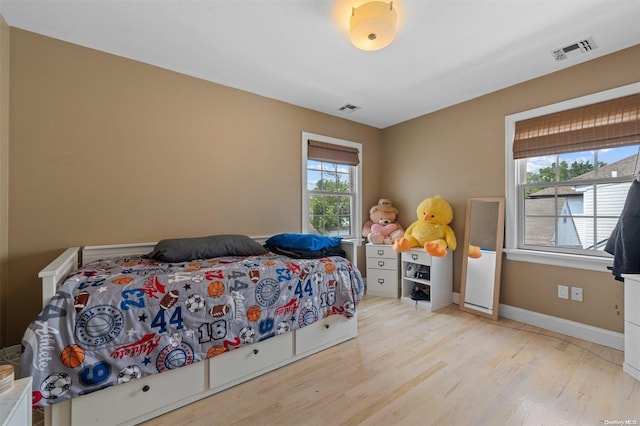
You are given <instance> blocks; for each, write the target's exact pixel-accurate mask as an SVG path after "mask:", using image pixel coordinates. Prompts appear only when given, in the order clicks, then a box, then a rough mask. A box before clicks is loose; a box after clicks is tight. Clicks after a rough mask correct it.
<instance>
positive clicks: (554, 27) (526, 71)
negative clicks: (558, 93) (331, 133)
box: [0, 0, 640, 128]
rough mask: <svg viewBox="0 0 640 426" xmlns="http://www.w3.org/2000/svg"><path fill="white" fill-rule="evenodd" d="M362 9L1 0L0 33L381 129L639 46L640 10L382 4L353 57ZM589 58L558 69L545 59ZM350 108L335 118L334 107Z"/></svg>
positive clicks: (524, 1)
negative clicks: (376, 44)
mask: <svg viewBox="0 0 640 426" xmlns="http://www.w3.org/2000/svg"><path fill="white" fill-rule="evenodd" d="M364 1H365V0H196V1H193V0H0V13H2V15H3V16H4V18H5V20H6V21H7V22H8V23H9V25H11V26H13V27H17V28H21V29H25V30H28V31H32V32H36V33H39V34H43V35H46V36H50V37H54V38H57V39H61V40H65V41H68V42H71V43H76V44H79V45H82V46H87V47H91V48H94V49H98V50H102V51H105V52H109V53H113V54H115V55H119V56H123V57H127V58H131V59H135V60H138V61H142V62H145V63H149V64H153V65H156V66H159V67H162V68H166V69H169V70H173V71H177V72H180V73H184V74H188V75H191V76H195V77H199V78H202V79H205V80H209V81H213V82H216V83H219V84H223V85H226V86H231V87H235V88H239V89H242V90H246V91H249V92H252V93H256V94H259V95H262V96H266V97H269V98H273V99H278V100H282V101H284V102H288V103H291V104H294V105H299V106H302V107H306V108H309V109H312V110H316V111H321V112H324V113H327V114H331V115H335V116H339V117H343V118H346V119H349V120H352V121H356V122H359V123H363V124H368V125H371V126H374V127H378V128H385V127H387V126H390V125H393V124H396V123H399V122H402V121H405V120H408V119H411V118H414V117H417V116H420V115H423V114H426V113H429V112H432V111H436V110H438V109H441V108H444V107H447V106H449V105H453V104H456V103H459V102H462V101H465V100H468V99H472V98H475V97H477V96H480V95H483V94H486V93H490V92H493V91H496V90H499V89H501V88H504V87H508V86H511V85H514V84H517V83H520V82H523V81H526V80H529V79H532V78H535V77H538V76H541V75H545V74H548V73H552V72H555V71H558V70H560V69H563V68H567V67H570V66H573V65H576V64H578V63H581V62H584V61H588V60H591V59H594V58H597V57H600V56H603V55H606V54H608V53H612V52H615V51H617V50H621V49H624V48H627V47H630V46H633V45H636V44H640V0H553V1H545V0H394V7H395V8H396V10H397V12H398V20H399V29H398V32H397V35H396V38H395V40H394V41H393V42H392V43H391V44H390V45H389V46H388V47H386V48H384V49H382V50H379V51H374V52H365V51H360V50H357V49H356V48H354V47H353V46H352V45H351V43H350V42H349V37H348V33H347V29H348V22H349V16H350V12H351V7H353V6H358V5H360V4H361V3H363V2H364ZM588 38H592V40H593V42H594V44H595V45H596V46H597V48H596V49H594V50H592V51H590V52H587V53H583V54H581V55H577V56H573V57H569V58H568V59H567V60H565V61H563V62H556V61H555V60H554V58H553V56H552V54H551V52H552V51H553V50H555V49H558V48H562V47H565V46H569V45H572V44H574V43H576V42H578V41H581V40H585V39H588ZM347 103H349V104H353V105H356V106H359V107H361V109H360V110H358V111H355V112H350V113H348V112H341V111H338V108H339V107H340V106H342V105H344V104H347Z"/></svg>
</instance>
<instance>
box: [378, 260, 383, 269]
mask: <svg viewBox="0 0 640 426" xmlns="http://www.w3.org/2000/svg"><path fill="white" fill-rule="evenodd" d="M378 266H379V267H381V268H382V267H383V266H384V260H378Z"/></svg>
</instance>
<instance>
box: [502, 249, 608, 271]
mask: <svg viewBox="0 0 640 426" xmlns="http://www.w3.org/2000/svg"><path fill="white" fill-rule="evenodd" d="M504 252H505V253H506V255H507V259H509V260H514V261H516V262H530V263H539V264H542V265H552V266H562V267H565V268H575V269H586V270H589V271H597V272H608V273H611V271H610V270H609V269H607V267H608V266H611V265H612V264H613V258H607V257H594V256H580V255H577V254H564V253H548V252H543V251H534V250H519V249H504Z"/></svg>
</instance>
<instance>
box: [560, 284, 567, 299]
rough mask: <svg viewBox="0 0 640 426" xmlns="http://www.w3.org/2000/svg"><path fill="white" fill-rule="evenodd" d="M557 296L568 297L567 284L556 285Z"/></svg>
mask: <svg viewBox="0 0 640 426" xmlns="http://www.w3.org/2000/svg"><path fill="white" fill-rule="evenodd" d="M558 297H559V298H560V299H568V298H569V286H566V285H558Z"/></svg>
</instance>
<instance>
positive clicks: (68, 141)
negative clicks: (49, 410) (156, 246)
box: [6, 28, 381, 343]
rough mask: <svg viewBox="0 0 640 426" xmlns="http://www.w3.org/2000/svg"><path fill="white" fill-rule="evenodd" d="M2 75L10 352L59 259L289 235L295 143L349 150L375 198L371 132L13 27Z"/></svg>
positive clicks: (374, 132)
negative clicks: (109, 247)
mask: <svg viewBox="0 0 640 426" xmlns="http://www.w3.org/2000/svg"><path fill="white" fill-rule="evenodd" d="M11 75H12V78H11V91H12V97H11V122H10V126H11V146H10V165H11V169H10V172H11V175H10V178H11V187H10V203H9V209H10V219H9V231H10V234H9V255H10V257H9V267H10V268H9V278H10V281H9V282H10V285H9V286H8V288H9V289H8V291H9V301H10V306H9V307H8V310H7V315H6V317H7V318H10V320H11V325H12V326H11V328H12V329H11V330H9V333H8V336H7V340H8V341H9V342H10V343H14V342H16V341H19V339H20V338H21V334H22V332H23V330H24V328H26V325H27V323H28V321H29V320H31V319H32V318H33V317H34V316H35V315H36V314H37V313H38V311H39V308H40V306H39V304H40V301H39V297H40V296H39V295H40V293H39V287H38V279H37V272H38V270H39V269H41V268H42V267H43V266H45V265H46V264H47V263H48V262H49V261H51V260H52V259H53V258H54V256H55V255H57V254H58V253H60V252H61V251H62V249H63V248H65V247H68V246H74V245H91V244H110V243H124V242H135V241H155V240H158V239H161V238H167V237H181V236H200V235H207V234H215V233H244V234H247V235H270V234H274V233H278V232H285V231H286V232H296V231H299V230H300V227H301V218H300V216H301V187H300V182H301V158H302V153H301V137H302V132H303V131H308V132H312V133H317V134H322V135H326V136H331V137H336V138H342V139H347V140H352V141H356V142H361V143H362V144H363V159H364V164H363V171H364V176H363V181H364V200H365V205H369V203H372V202H374V200H375V199H376V197H377V191H378V183H379V178H378V175H377V173H376V170H377V169H378V164H379V152H380V147H379V145H380V140H381V132H380V131H379V130H378V129H375V128H372V127H369V126H364V125H359V124H356V123H354V122H351V121H347V120H343V119H339V118H336V117H332V116H329V115H326V114H321V113H318V112H314V111H311V110H307V109H303V108H299V107H296V106H292V105H289V104H286V103H283V102H278V101H274V100H272V99H268V98H264V97H260V96H256V95H253V94H249V93H247V92H243V91H239V90H235V89H231V88H228V87H224V86H221V85H217V84H213V83H209V82H206V81H203V80H199V79H196V78H191V77H187V76H185V75H181V74H178V73H174V72H170V71H167V70H163V69H160V68H156V67H153V66H150V65H145V64H142V63H139V62H135V61H131V60H127V59H124V58H121V57H117V56H113V55H110V54H106V53H102V52H98V51H95V50H91V49H87V48H83V47H79V46H77V45H73V44H69V43H65V42H62V41H59V40H54V39H51V38H47V37H43V36H39V35H36V34H33V33H29V32H26V31H22V30H18V29H15V28H11ZM256 78H259V74H256Z"/></svg>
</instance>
